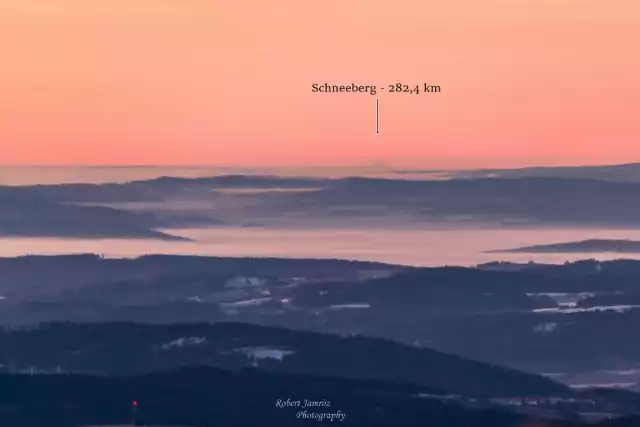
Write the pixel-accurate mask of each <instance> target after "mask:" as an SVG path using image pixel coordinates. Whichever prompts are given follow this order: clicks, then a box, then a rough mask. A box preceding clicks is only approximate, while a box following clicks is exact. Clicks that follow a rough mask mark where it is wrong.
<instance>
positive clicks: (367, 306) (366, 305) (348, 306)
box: [329, 303, 371, 310]
mask: <svg viewBox="0 0 640 427" xmlns="http://www.w3.org/2000/svg"><path fill="white" fill-rule="evenodd" d="M329 308H330V309H332V310H341V309H344V308H371V305H370V304H366V303H365V304H335V305H332V306H330V307H329Z"/></svg>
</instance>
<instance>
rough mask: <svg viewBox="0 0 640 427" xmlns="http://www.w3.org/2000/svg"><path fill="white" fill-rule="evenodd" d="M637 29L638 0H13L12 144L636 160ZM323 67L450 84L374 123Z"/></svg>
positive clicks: (45, 155) (54, 160)
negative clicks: (321, 87)
mask: <svg viewBox="0 0 640 427" xmlns="http://www.w3.org/2000/svg"><path fill="white" fill-rule="evenodd" d="M445 4H446V5H445ZM639 40H640V3H638V2H637V1H636V0H609V1H606V2H603V1H601V0H483V1H480V0H449V1H447V2H444V1H438V2H435V1H427V0H415V1H414V0H394V1H388V0H384V1H383V0H324V1H317V2H314V1H300V0H298V1H284V0H269V1H264V0H109V1H106V0H55V1H53V0H0V54H2V66H0V94H1V98H0V141H1V142H0V144H2V145H1V148H2V150H1V151H0V153H1V154H0V163H2V164H175V165H188V164H199V165H202V164H210V165H230V166H231V165H244V166H250V165H258V166H266V165H357V164H369V163H373V162H385V163H387V164H389V165H403V166H422V167H441V168H448V167H454V168H456V167H509V166H524V165H533V164H549V165H551V164H595V163H623V162H625V163H626V162H635V161H640V119H639V115H640V114H639V111H640V78H638V76H640V55H638V41H639ZM325 81H326V82H329V83H331V84H350V83H352V82H354V83H356V84H362V85H365V84H374V85H382V84H391V83H395V82H398V81H400V82H405V83H407V84H421V83H423V82H429V83H431V84H438V85H441V86H442V93H441V94H437V95H420V96H410V95H404V94H399V95H396V94H390V93H382V94H380V95H379V96H380V102H381V107H382V116H381V120H382V121H381V131H382V133H381V134H380V135H376V134H375V96H370V95H367V94H312V93H311V84H312V83H324V82H325Z"/></svg>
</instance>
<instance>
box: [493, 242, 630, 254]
mask: <svg viewBox="0 0 640 427" xmlns="http://www.w3.org/2000/svg"><path fill="white" fill-rule="evenodd" d="M489 252H490V253H588V252H598V253H602V252H620V253H638V252H640V241H633V240H613V239H588V240H581V241H578V242H564V243H554V244H550V245H535V246H524V247H521V248H513V249H503V250H497V251H489Z"/></svg>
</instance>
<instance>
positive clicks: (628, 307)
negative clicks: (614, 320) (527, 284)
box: [533, 305, 640, 313]
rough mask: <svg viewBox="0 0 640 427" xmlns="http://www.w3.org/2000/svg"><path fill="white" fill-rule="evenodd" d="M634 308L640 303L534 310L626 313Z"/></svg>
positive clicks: (639, 306)
mask: <svg viewBox="0 0 640 427" xmlns="http://www.w3.org/2000/svg"><path fill="white" fill-rule="evenodd" d="M634 308H640V305H601V306H595V307H588V308H538V309H535V310H533V312H534V313H595V312H601V311H615V312H617V313H626V312H628V311H630V310H632V309H634Z"/></svg>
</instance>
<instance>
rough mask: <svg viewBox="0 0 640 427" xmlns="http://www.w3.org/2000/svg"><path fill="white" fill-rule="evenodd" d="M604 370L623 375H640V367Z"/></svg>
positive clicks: (608, 372)
mask: <svg viewBox="0 0 640 427" xmlns="http://www.w3.org/2000/svg"><path fill="white" fill-rule="evenodd" d="M604 372H605V373H607V374H613V375H623V376H628V375H640V369H626V370H623V371H604Z"/></svg>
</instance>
